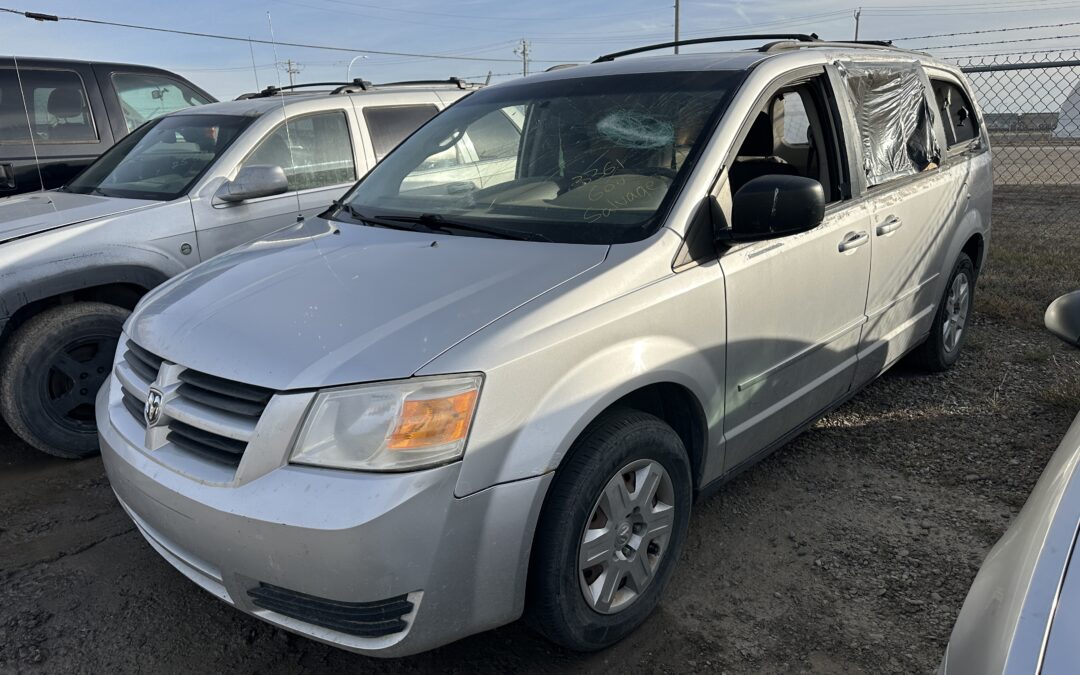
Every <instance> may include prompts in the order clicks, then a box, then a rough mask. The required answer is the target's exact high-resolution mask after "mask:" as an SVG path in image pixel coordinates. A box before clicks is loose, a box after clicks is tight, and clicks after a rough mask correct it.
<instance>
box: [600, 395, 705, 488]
mask: <svg viewBox="0 0 1080 675" xmlns="http://www.w3.org/2000/svg"><path fill="white" fill-rule="evenodd" d="M611 408H633V409H635V410H640V411H641V412H646V413H649V414H650V415H655V416H657V417H659V418H660V419H662V420H664V421H665V422H667V423H668V424H669V425H671V428H672V429H674V430H675V433H677V434H678V435H679V438H681V439H682V442H683V445H684V446H685V447H686V452H687V454H688V455H689V459H690V470H691V472H692V478H693V481H694V488H695V489H696V488H698V487H700V480H701V472H702V469H703V468H704V464H705V429H706V425H705V411H704V410H703V409H702V407H701V403H699V402H698V400H697V397H696V396H694V394H692V393H691V392H690V390H689V389H687V388H686V387H684V386H682V385H680V384H675V383H674V382H661V383H657V384H650V385H648V386H645V387H642V388H641V389H636V390H634V391H632V392H630V393H629V394H627V395H625V396H623V397H622V398H620V399H619V400H618V401H615V402H614V403H612V404H611V406H609V407H608V408H607V409H606V410H610V409H611Z"/></svg>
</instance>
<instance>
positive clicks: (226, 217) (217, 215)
mask: <svg viewBox="0 0 1080 675" xmlns="http://www.w3.org/2000/svg"><path fill="white" fill-rule="evenodd" d="M349 128H350V121H349V115H348V112H347V111H345V110H328V111H326V112H318V113H314V114H307V115H300V116H296V117H290V118H289V120H288V122H287V124H285V123H283V124H280V125H278V126H277V127H276V128H275V129H274V130H273V131H271V132H270V133H268V134H267V135H266V137H265V138H263V140H262V141H260V142H259V144H258V145H257V146H256V147H255V150H254V151H252V152H251V154H249V155H248V156H247V158H246V159H244V160H243V161H242V162H241V163H240V165H239V166H238V167H237V168H236V170H237V171H239V169H240V168H242V167H244V166H249V165H273V166H280V167H281V168H283V169H284V170H285V175H286V177H287V178H288V179H289V191H288V192H285V193H284V194H280V195H274V196H272V197H263V198H261V199H251V200H248V201H246V202H240V203H238V204H228V203H225V202H221V201H219V200H215V199H213V198H211V197H206V198H201V199H198V200H195V201H194V202H193V208H194V210H195V226H196V229H197V231H198V238H199V254H200V256H201V257H202V259H203V260H206V259H207V258H210V257H213V256H215V255H217V254H219V253H222V252H224V251H227V250H229V249H231V248H234V247H236V246H239V245H240V244H244V243H247V242H249V241H251V240H253V239H257V238H259V237H261V236H263V235H265V234H268V233H270V232H273V231H275V230H279V229H281V228H282V227H285V226H287V225H290V224H292V223H293V222H295V221H296V218H297V215H299V214H302V215H303V216H304V217H311V216H314V215H316V214H318V213H321V212H322V211H325V210H326V209H327V208H328V207H329V206H330V204H331V202H333V201H334V200H335V199H337V198H339V197H341V196H342V195H343V194H344V193H345V191H346V190H348V189H349V187H350V186H351V185H352V184H353V183H354V182H355V181H356V178H357V171H356V160H355V153H354V151H353V141H352V137H351V134H350V133H349ZM233 175H235V173H233Z"/></svg>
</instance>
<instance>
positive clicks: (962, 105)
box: [931, 80, 979, 148]
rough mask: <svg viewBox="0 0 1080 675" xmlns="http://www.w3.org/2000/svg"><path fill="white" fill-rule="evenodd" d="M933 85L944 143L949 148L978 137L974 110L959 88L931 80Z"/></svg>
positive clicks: (941, 81) (969, 100)
mask: <svg viewBox="0 0 1080 675" xmlns="http://www.w3.org/2000/svg"><path fill="white" fill-rule="evenodd" d="M931 82H932V83H933V85H934V98H935V99H937V109H938V111H939V113H940V114H941V123H942V126H944V127H945V142H946V144H947V145H948V146H949V147H950V148H951V147H953V146H957V145H960V144H962V143H967V142H968V141H970V140H972V139H973V138H975V137H976V136H978V135H979V122H978V120H977V119H975V108H973V107H972V106H971V99H969V98H968V97H967V94H966V93H964V90H963V89H962V88H961V87H958V86H956V85H955V84H953V83H952V82H947V81H945V80H931Z"/></svg>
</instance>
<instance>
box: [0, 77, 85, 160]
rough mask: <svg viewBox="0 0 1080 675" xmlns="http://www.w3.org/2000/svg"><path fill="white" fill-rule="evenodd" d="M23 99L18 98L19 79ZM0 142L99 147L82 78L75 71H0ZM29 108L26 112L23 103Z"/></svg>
mask: <svg viewBox="0 0 1080 675" xmlns="http://www.w3.org/2000/svg"><path fill="white" fill-rule="evenodd" d="M20 78H21V79H22V94H23V95H22V96H21V97H20V96H19V79H20ZM0 89H2V90H3V93H0V142H6V143H28V142H29V141H30V138H29V134H28V133H27V124H26V118H27V113H29V117H30V127H31V130H32V133H33V137H34V142H35V143H39V144H52V143H97V142H98V133H97V128H96V127H95V126H94V118H93V116H92V115H91V114H90V102H89V100H87V98H86V87H85V86H83V81H82V78H81V77H79V74H78V73H76V72H75V71H73V70H40V69H33V68H24V69H22V70H20V71H19V72H18V73H16V72H15V70H14V69H13V68H5V69H3V70H0ZM24 100H25V101H26V106H27V108H28V110H27V109H24V108H23V101H24Z"/></svg>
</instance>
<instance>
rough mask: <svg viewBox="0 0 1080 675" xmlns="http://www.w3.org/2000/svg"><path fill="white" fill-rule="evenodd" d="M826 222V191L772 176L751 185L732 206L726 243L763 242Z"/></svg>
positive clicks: (814, 183) (801, 180)
mask: <svg viewBox="0 0 1080 675" xmlns="http://www.w3.org/2000/svg"><path fill="white" fill-rule="evenodd" d="M824 218H825V190H824V189H823V188H822V187H821V183H819V182H817V181H816V180H814V179H812V178H803V177H802V176H785V175H782V174H773V175H769V176H761V177H759V178H755V179H753V180H751V181H748V182H747V183H746V185H743V186H742V187H741V188H739V191H738V192H736V193H735V197H734V198H733V199H732V204H731V229H729V230H724V231H723V232H722V233H721V235H720V238H721V239H723V240H726V241H761V240H763V239H773V238H775V237H784V236H787V235H791V234H798V233H800V232H807V231H809V230H812V229H814V228H815V227H817V226H818V225H820V224H821V221H822V220H823V219H824Z"/></svg>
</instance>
